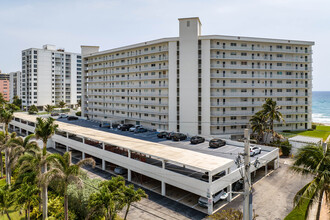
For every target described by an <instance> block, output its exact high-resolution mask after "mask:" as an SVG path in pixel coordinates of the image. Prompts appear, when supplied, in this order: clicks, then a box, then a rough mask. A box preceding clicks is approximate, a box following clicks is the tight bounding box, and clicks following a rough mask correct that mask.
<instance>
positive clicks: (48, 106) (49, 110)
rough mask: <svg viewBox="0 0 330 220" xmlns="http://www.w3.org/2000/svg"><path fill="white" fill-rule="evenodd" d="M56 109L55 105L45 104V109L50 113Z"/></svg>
mask: <svg viewBox="0 0 330 220" xmlns="http://www.w3.org/2000/svg"><path fill="white" fill-rule="evenodd" d="M53 109H54V106H51V105H45V111H46V112H47V113H48V114H50V113H51V112H52V111H53Z"/></svg>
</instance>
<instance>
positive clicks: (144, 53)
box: [84, 46, 168, 64]
mask: <svg viewBox="0 0 330 220" xmlns="http://www.w3.org/2000/svg"><path fill="white" fill-rule="evenodd" d="M167 51H168V48H167V47H164V46H163V47H161V48H160V49H159V48H156V49H155V50H148V51H141V52H138V53H137V52H132V53H129V52H125V54H121V52H118V53H120V54H119V55H118V56H113V57H110V55H109V56H103V57H102V58H101V59H93V60H92V58H88V60H86V59H85V61H84V63H86V64H88V63H98V62H104V61H112V60H118V59H122V58H132V57H136V56H144V55H149V54H155V53H161V52H167ZM113 53H115V52H113Z"/></svg>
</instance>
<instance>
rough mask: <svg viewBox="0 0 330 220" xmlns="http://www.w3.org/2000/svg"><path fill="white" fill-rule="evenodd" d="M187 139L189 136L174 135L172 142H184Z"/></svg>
mask: <svg viewBox="0 0 330 220" xmlns="http://www.w3.org/2000/svg"><path fill="white" fill-rule="evenodd" d="M186 139H187V135H185V134H182V133H176V134H174V135H173V137H172V140H173V141H183V140H186Z"/></svg>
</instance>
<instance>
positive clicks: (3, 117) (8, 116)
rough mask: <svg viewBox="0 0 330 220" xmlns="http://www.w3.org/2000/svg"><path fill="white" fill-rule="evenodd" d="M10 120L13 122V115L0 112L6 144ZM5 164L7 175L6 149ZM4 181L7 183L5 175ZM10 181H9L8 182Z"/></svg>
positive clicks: (4, 111) (3, 110) (6, 111)
mask: <svg viewBox="0 0 330 220" xmlns="http://www.w3.org/2000/svg"><path fill="white" fill-rule="evenodd" d="M11 120H13V113H12V112H10V111H8V110H6V109H1V110H0V122H2V123H4V124H5V127H4V129H5V130H4V132H5V140H4V143H7V140H8V126H9V123H10V122H11ZM5 149H6V150H5V163H6V174H7V173H8V166H7V164H8V156H7V154H8V152H7V148H5ZM0 152H2V150H0ZM0 157H1V164H2V153H1V155H0ZM6 181H7V183H8V175H6ZM9 181H10V180H9Z"/></svg>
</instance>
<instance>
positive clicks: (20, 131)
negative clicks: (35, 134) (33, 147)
mask: <svg viewBox="0 0 330 220" xmlns="http://www.w3.org/2000/svg"><path fill="white" fill-rule="evenodd" d="M14 131H15V129H14ZM19 133H20V134H22V128H19Z"/></svg>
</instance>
